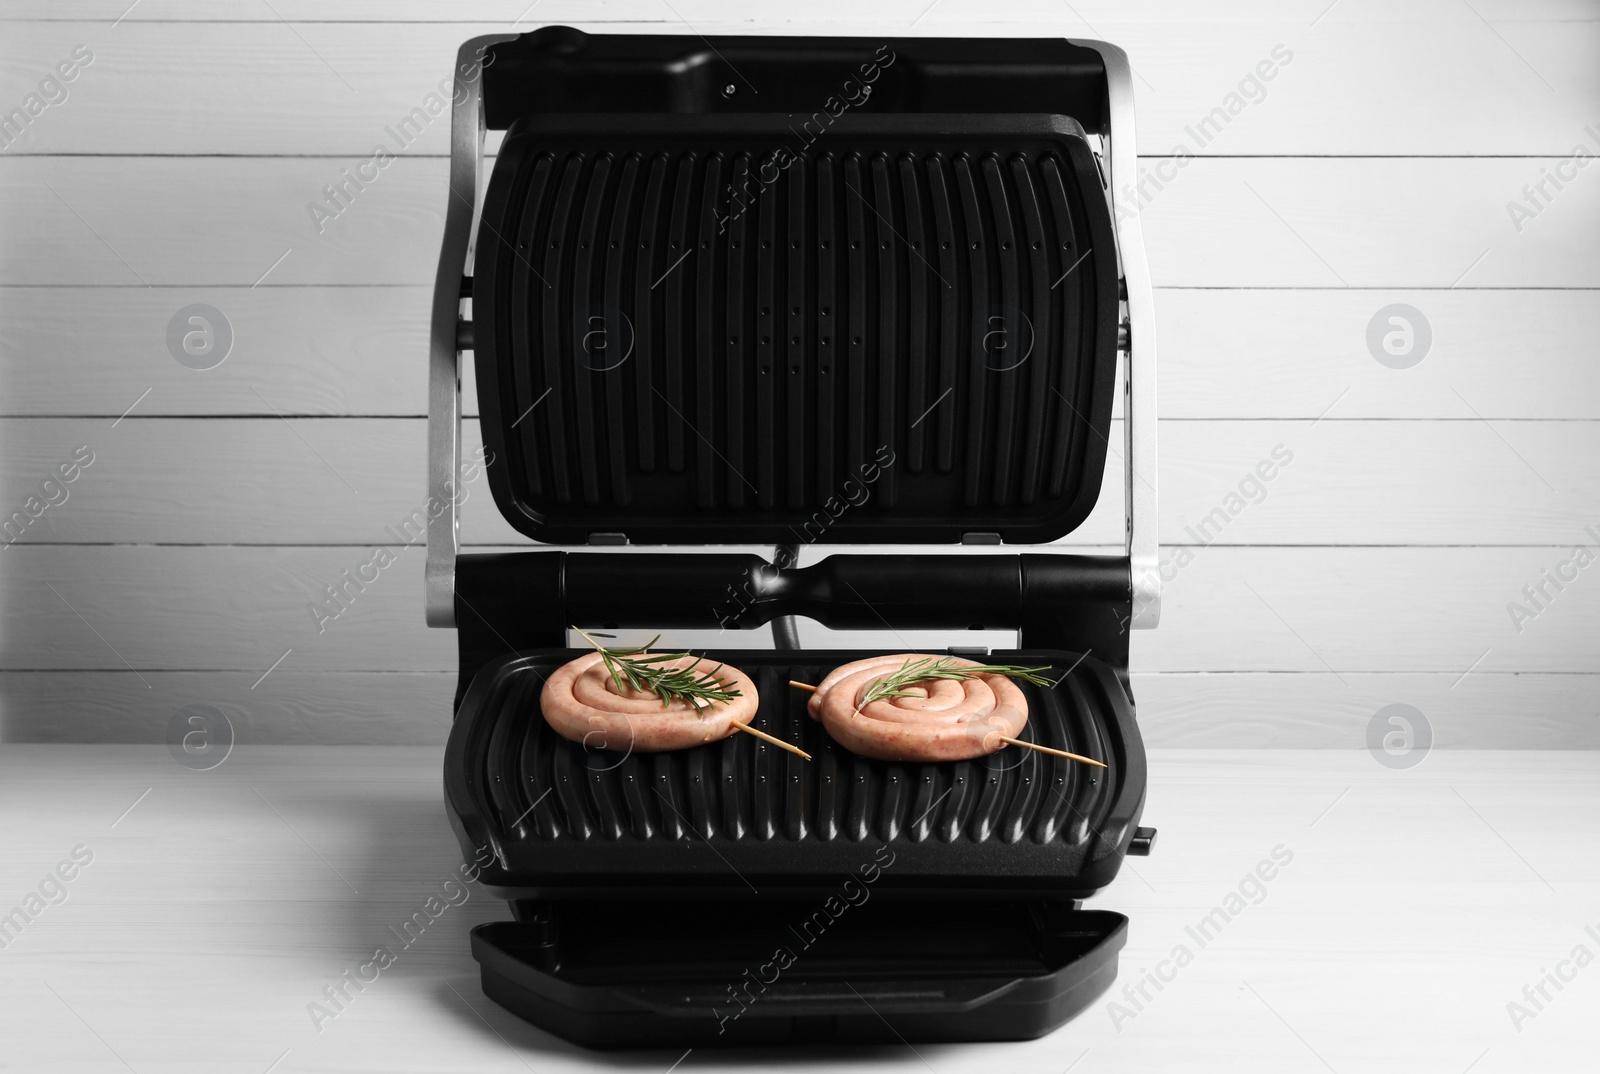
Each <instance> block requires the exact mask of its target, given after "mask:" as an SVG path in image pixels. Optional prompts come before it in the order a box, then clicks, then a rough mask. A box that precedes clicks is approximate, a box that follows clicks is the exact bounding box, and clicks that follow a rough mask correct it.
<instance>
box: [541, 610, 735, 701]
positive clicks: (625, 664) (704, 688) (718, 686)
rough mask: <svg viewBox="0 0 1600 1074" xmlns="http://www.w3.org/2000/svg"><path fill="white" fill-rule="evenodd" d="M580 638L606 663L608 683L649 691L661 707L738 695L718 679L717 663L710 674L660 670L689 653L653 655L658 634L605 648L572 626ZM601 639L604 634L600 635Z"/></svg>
mask: <svg viewBox="0 0 1600 1074" xmlns="http://www.w3.org/2000/svg"><path fill="white" fill-rule="evenodd" d="M572 629H573V630H575V631H577V632H578V633H579V634H580V635H582V636H583V640H584V641H586V642H588V643H589V644H590V645H593V646H594V647H595V649H596V650H598V651H599V653H600V659H601V661H602V662H603V663H604V664H605V667H606V672H607V673H608V674H609V675H610V676H611V681H612V682H613V683H615V684H616V686H617V689H618V690H621V689H623V688H624V687H631V688H632V689H634V690H638V691H649V692H650V693H653V694H655V695H656V696H657V697H659V698H660V699H661V706H662V707H663V708H665V707H667V706H668V705H670V704H671V703H672V702H673V701H674V700H683V701H687V702H688V703H689V704H690V705H691V706H693V707H694V708H697V709H700V708H705V707H706V706H707V705H709V704H711V703H712V702H715V701H722V702H727V701H732V700H733V699H734V698H736V697H739V696H740V692H739V688H738V687H737V686H734V685H732V684H731V683H728V682H724V681H723V680H721V679H718V678H717V672H719V671H721V670H722V665H721V664H718V665H717V666H716V667H714V668H712V669H711V671H710V672H709V673H702V672H699V671H698V670H697V668H696V667H687V668H674V667H659V666H657V665H660V664H663V663H667V662H670V661H673V660H677V659H679V658H680V657H685V656H689V655H691V654H690V653H687V652H683V653H652V652H650V647H651V646H652V645H654V644H655V643H656V642H658V641H660V640H661V635H659V634H657V635H656V636H655V637H653V638H651V639H650V640H649V641H648V642H647V643H645V644H644V645H640V646H635V647H631V648H615V649H608V648H606V647H605V646H604V645H601V644H600V643H599V642H598V641H596V640H595V637H596V636H595V635H593V634H590V633H589V632H588V631H585V630H579V629H578V628H577V627H573V628H572ZM602 636H603V635H602Z"/></svg>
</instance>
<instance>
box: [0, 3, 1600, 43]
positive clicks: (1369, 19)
mask: <svg viewBox="0 0 1600 1074" xmlns="http://www.w3.org/2000/svg"><path fill="white" fill-rule="evenodd" d="M1059 6H1060V5H1059V4H1057V3H1053V2H1052V0H1008V2H1007V3H1004V4H994V3H986V2H983V0H941V2H940V4H939V5H938V8H937V9H936V10H935V11H928V9H927V2H926V0H884V2H883V3H881V4H874V5H873V6H872V7H871V8H863V7H862V6H861V5H860V4H857V3H852V2H851V0H815V2H813V3H809V4H806V5H805V6H804V7H794V8H788V9H782V10H771V11H762V12H761V20H760V23H759V25H753V20H752V19H751V18H749V16H748V15H747V14H746V13H745V12H744V11H742V10H738V9H733V10H730V9H729V7H728V6H727V5H726V4H722V3H717V2H715V0H686V2H684V3H681V4H677V3H675V4H673V8H674V9H675V10H676V11H677V12H679V14H680V15H681V16H683V17H684V18H687V19H688V20H689V21H691V22H692V23H693V24H694V25H695V26H697V27H699V28H700V29H701V30H702V31H703V32H706V33H713V32H715V33H761V32H763V27H773V28H781V32H783V33H796V32H798V31H795V30H793V29H791V27H794V26H818V27H823V28H824V29H823V31H821V32H826V30H825V28H826V27H827V26H830V25H831V26H845V25H849V26H854V27H877V28H881V29H883V30H885V31H894V32H901V33H918V34H922V33H926V34H928V35H930V36H936V35H938V34H939V33H940V32H941V30H942V31H943V32H949V29H950V27H951V26H952V25H954V26H986V25H995V26H1010V25H1015V24H1018V23H1029V22H1045V23H1054V22H1058V21H1061V20H1063V19H1069V20H1072V21H1074V22H1076V23H1079V24H1091V23H1092V24H1093V26H1097V27H1102V28H1103V27H1106V26H1118V27H1124V26H1126V27H1134V26H1139V25H1141V24H1145V23H1155V24H1163V23H1171V22H1183V21H1185V19H1187V18H1192V17H1193V15H1194V5H1193V4H1190V3H1186V2H1185V0H1143V2H1141V3H1139V4H1138V5H1137V6H1132V5H1128V4H1126V3H1122V2H1120V0H1079V2H1076V3H1074V4H1073V5H1072V11H1073V12H1075V13H1076V14H1075V15H1073V14H1071V13H1069V14H1067V15H1062V14H1060V13H1059V12H1058V11H1057V8H1058V7H1059ZM272 9H273V11H275V12H277V13H278V15H280V16H282V17H283V18H285V19H289V20H291V21H293V22H294V23H296V24H300V23H339V22H357V23H386V22H387V23H393V22H425V23H427V22H431V23H452V22H490V23H496V24H498V25H500V26H503V27H510V26H511V24H512V23H514V22H516V20H518V19H519V18H521V19H522V21H521V23H520V25H519V26H518V27H517V28H518V29H520V30H527V29H529V28H531V27H536V26H540V25H544V24H561V25H569V26H581V25H583V24H585V23H596V24H604V23H627V24H637V25H640V26H649V25H651V24H652V23H663V24H675V25H678V26H680V27H681V25H682V23H681V22H680V21H679V20H678V19H675V18H673V17H672V15H671V14H670V13H666V12H664V10H663V8H662V7H661V5H660V4H658V3H655V2H653V0H541V2H540V4H539V5H538V7H537V8H536V9H535V10H533V11H529V10H528V5H527V3H526V2H525V0H456V2H455V3H452V4H450V5H448V6H441V5H439V4H437V3H434V2H433V0H392V2H389V3H385V4H383V5H381V6H374V5H373V4H371V3H368V2H367V0H276V2H274V3H273V5H272ZM535 15H536V16H537V18H534V17H533V16H535ZM1206 15H1207V18H1208V19H1210V20H1211V21H1213V22H1218V23H1270V22H1273V21H1274V20H1282V21H1284V22H1290V21H1292V22H1294V23H1296V24H1310V23H1312V22H1314V21H1317V20H1318V17H1319V16H1324V15H1325V16H1326V17H1325V19H1324V20H1323V21H1321V22H1319V23H1318V25H1327V24H1328V23H1333V24H1335V25H1337V24H1341V23H1343V24H1349V23H1364V24H1370V25H1379V26H1382V25H1391V24H1396V23H1401V24H1403V23H1413V22H1426V23H1442V24H1450V23H1471V24H1474V25H1481V19H1487V20H1489V21H1490V22H1493V23H1496V24H1501V23H1505V22H1565V23H1571V22H1592V21H1594V20H1595V18H1596V13H1595V10H1594V7H1593V5H1591V4H1588V3H1586V2H1585V0H1474V3H1473V4H1472V5H1471V6H1470V8H1469V7H1468V6H1467V5H1463V4H1460V3H1454V2H1452V0H1413V2H1412V3H1408V4H1406V5H1404V6H1400V5H1396V4H1393V3H1387V2H1386V0H1341V3H1340V4H1339V9H1338V11H1336V12H1330V11H1328V9H1327V5H1326V4H1325V3H1323V2H1321V0H1230V2H1229V3H1227V4H1220V5H1217V6H1216V8H1215V10H1214V11H1211V10H1208V11H1207V12H1206ZM919 16H921V17H920V18H919ZM1480 16H1481V19H1480ZM119 17H122V18H123V22H122V25H124V26H126V25H128V24H129V23H139V22H173V21H193V20H201V21H208V22H213V21H225V22H243V23H270V22H277V21H279V20H278V19H275V18H274V17H273V16H272V15H271V14H270V13H268V12H266V11H264V10H263V9H262V6H261V5H260V4H257V3H254V2H252V0H143V2H141V3H140V4H138V5H137V6H135V7H133V8H132V10H129V9H128V7H127V4H126V3H125V0H57V2H54V3H51V4H50V5H49V6H48V7H44V6H42V5H41V3H40V2H39V0H4V2H3V3H0V21H17V20H29V21H32V20H39V19H47V20H48V21H68V22H73V21H77V22H95V23H106V24H107V25H109V24H110V23H111V22H112V21H114V20H116V19H117V18H119ZM913 24H914V26H913ZM908 27H910V29H909V30H908V29H907V28H908ZM614 29H615V28H614ZM679 32H683V31H681V30H680V31H679ZM835 32H837V31H835Z"/></svg>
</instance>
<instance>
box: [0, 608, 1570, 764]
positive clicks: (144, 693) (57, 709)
mask: <svg viewBox="0 0 1600 1074" xmlns="http://www.w3.org/2000/svg"><path fill="white" fill-rule="evenodd" d="M764 641H765V638H764V636H762V635H759V634H754V635H751V636H750V637H748V638H743V639H740V643H741V644H751V645H754V644H755V643H760V642H764ZM291 659H292V657H291ZM285 663H287V661H286V662H285ZM142 674H143V675H144V678H145V679H147V680H149V682H150V684H151V686H150V688H149V689H146V688H145V686H144V685H143V683H141V682H140V681H139V680H138V678H136V677H135V676H134V675H133V674H132V673H131V672H128V671H121V672H117V671H87V672H85V671H71V672H61V671H28V672H0V742H5V743H19V742H77V743H90V742H145V743H153V744H158V745H159V744H162V743H165V742H166V741H167V735H168V734H169V733H170V728H171V725H172V723H173V720H174V717H175V714H176V713H178V712H179V710H181V709H183V708H185V707H186V706H189V705H205V706H209V707H210V708H213V709H216V710H217V711H219V712H222V713H223V714H224V715H225V716H226V717H227V720H228V725H229V726H230V727H231V728H232V731H233V736H234V741H235V742H236V743H237V744H238V745H239V746H240V747H252V746H263V745H294V744H300V745H319V746H348V745H391V746H427V745H431V746H440V745H443V743H444V741H445V738H446V736H447V735H448V734H449V731H450V719H449V713H450V709H451V705H452V699H453V697H454V695H455V688H456V676H455V673H454V672H452V671H426V672H403V671H402V672H362V671H356V672H336V671H330V672H304V671H285V670H283V669H282V668H280V669H279V670H277V671H274V672H273V673H272V675H271V676H269V677H268V678H267V680H266V681H265V682H263V683H262V684H261V686H260V687H259V688H257V689H255V690H251V688H250V687H251V684H252V683H254V682H255V680H256V679H257V678H258V675H257V674H255V673H249V672H227V671H148V672H143V673H142ZM1344 678H1345V679H1346V680H1347V682H1348V685H1346V684H1345V683H1342V682H1340V681H1339V680H1338V679H1337V678H1335V677H1334V676H1333V675H1330V674H1328V673H1326V672H1322V673H1316V672H1286V673H1274V674H1266V673H1260V672H1207V673H1193V672H1171V673H1161V672H1144V671H1140V670H1135V671H1134V673H1133V694H1134V697H1135V699H1136V700H1137V701H1138V705H1139V727H1140V733H1141V734H1142V735H1143V737H1144V741H1145V745H1146V746H1147V747H1150V748H1152V749H1165V748H1173V747H1177V748H1185V749H1197V748H1198V749H1337V750H1346V749H1363V748H1365V742H1366V737H1365V736H1366V732H1367V725H1368V724H1369V723H1370V722H1371V720H1372V718H1373V715H1374V713H1376V712H1377V711H1378V710H1379V709H1380V708H1382V707H1384V706H1386V705H1390V704H1396V703H1401V704H1407V705H1411V706H1413V707H1414V708H1416V709H1417V710H1418V711H1420V712H1421V713H1422V714H1423V716H1424V717H1425V718H1426V720H1427V721H1428V725H1429V729H1430V733H1431V735H1432V743H1433V745H1432V748H1435V749H1475V750H1476V749H1507V750H1529V749H1581V750H1593V749H1600V710H1597V707H1596V701H1595V697H1596V693H1597V691H1600V681H1597V677H1596V676H1595V675H1592V674H1587V675H1586V674H1572V675H1552V674H1541V673H1524V674H1502V673H1491V674H1474V675H1473V676H1472V678H1471V679H1469V680H1468V682H1470V683H1471V689H1467V688H1466V686H1465V685H1463V686H1462V688H1461V689H1455V690H1453V689H1451V684H1452V683H1453V682H1454V681H1455V680H1456V678H1457V676H1456V675H1455V674H1453V673H1446V674H1440V673H1412V672H1394V673H1385V674H1371V673H1353V672H1352V673H1350V674H1347V675H1345V676H1344Z"/></svg>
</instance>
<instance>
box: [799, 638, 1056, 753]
mask: <svg viewBox="0 0 1600 1074" xmlns="http://www.w3.org/2000/svg"><path fill="white" fill-rule="evenodd" d="M923 659H930V658H929V657H928V656H927V655H926V654H923V653H898V654H896V655H893V656H874V657H869V658H868V659H866V660H857V661H854V662H853V663H849V664H845V665H844V666H843V667H838V668H835V669H834V670H833V671H832V672H830V673H829V674H828V676H827V677H826V678H824V679H823V680H822V682H821V684H820V685H818V687H817V691H816V693H814V694H812V695H811V700H810V702H808V703H807V705H806V711H807V712H809V713H810V714H811V718H812V719H814V720H820V721H821V722H822V725H823V726H824V727H826V728H827V729H828V734H830V735H832V736H833V737H834V739H835V740H837V741H838V742H839V744H840V745H842V746H844V747H845V748H846V749H848V750H851V751H852V752H854V753H859V754H861V755H862V756H863V757H874V758H877V759H878V760H881V761H964V760H968V759H969V758H973V757H982V756H984V755H986V754H990V753H994V752H996V751H997V750H1000V749H1002V748H1004V746H1005V743H1004V742H1002V741H1000V736H1001V735H1005V736H1008V737H1011V738H1015V737H1017V735H1019V734H1020V733H1021V731H1022V728H1023V726H1024V725H1026V724H1027V722H1028V699H1027V698H1026V697H1025V696H1024V695H1023V693H1022V691H1021V690H1020V689H1019V688H1018V687H1017V684H1016V683H1014V682H1012V681H1011V680H1010V679H1009V678H1007V677H1006V676H1004V675H979V676H976V677H974V678H971V679H966V680H964V681H957V680H954V679H933V680H930V681H928V682H926V683H923V684H921V685H919V686H916V687H913V689H917V690H920V691H921V692H922V696H921V697H891V698H883V699H880V700H877V701H873V702H870V703H869V704H867V705H866V706H865V707H863V708H861V709H860V710H859V711H858V709H857V702H858V701H859V699H860V698H861V696H862V695H863V694H864V693H866V691H867V689H868V687H870V686H871V685H872V684H873V683H874V682H876V681H877V680H878V679H881V678H883V677H884V676H886V675H892V674H893V673H894V672H896V671H899V670H900V668H901V667H902V666H904V665H905V663H906V661H908V660H923ZM955 663H956V664H957V665H958V666H960V667H977V666H978V663H977V661H974V660H961V659H956V660H955Z"/></svg>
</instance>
